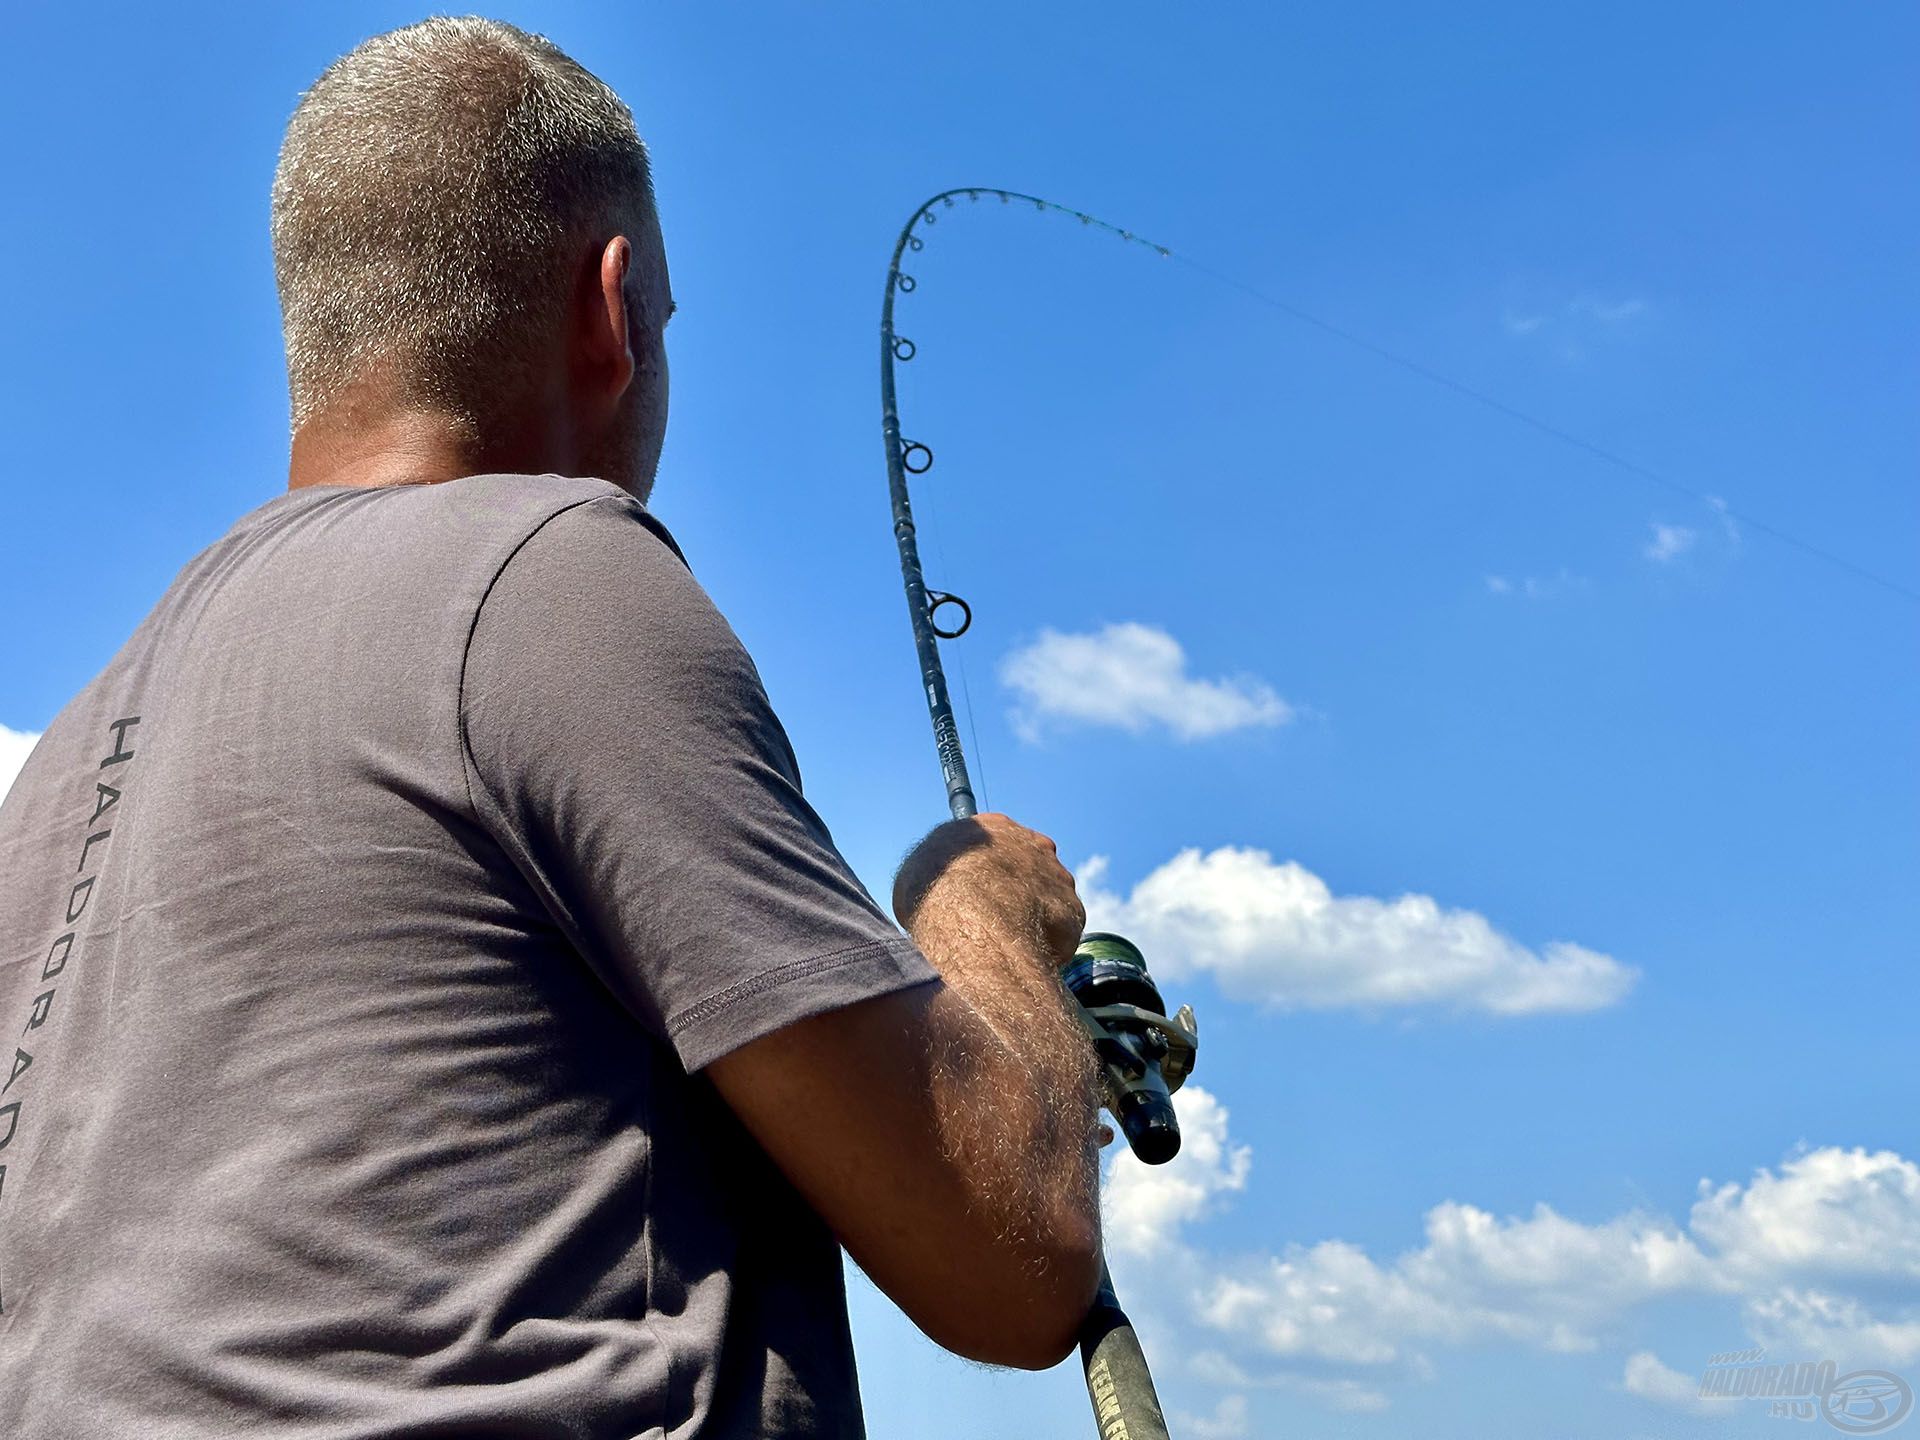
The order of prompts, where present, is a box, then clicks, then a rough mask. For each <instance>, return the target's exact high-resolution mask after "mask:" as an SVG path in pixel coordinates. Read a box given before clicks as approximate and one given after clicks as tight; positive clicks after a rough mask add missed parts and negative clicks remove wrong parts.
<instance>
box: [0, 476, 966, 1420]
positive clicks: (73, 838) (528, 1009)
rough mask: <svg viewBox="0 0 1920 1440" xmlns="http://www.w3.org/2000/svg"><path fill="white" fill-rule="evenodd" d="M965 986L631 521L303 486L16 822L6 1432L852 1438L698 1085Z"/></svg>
mask: <svg viewBox="0 0 1920 1440" xmlns="http://www.w3.org/2000/svg"><path fill="white" fill-rule="evenodd" d="M49 618H51V617H49ZM932 978H933V971H932V969H931V968H930V967H929V966H928V964H927V962H926V961H925V960H924V959H923V958H922V957H921V956H920V955H919V953H918V952H917V951H916V950H915V949H914V948H913V946H912V944H911V943H910V942H909V941H907V940H906V939H905V938H904V937H902V936H901V935H900V933H899V931H898V930H897V929H896V928H895V927H894V926H893V924H892V923H891V922H890V921H889V920H888V919H887V918H886V917H885V916H884V915H883V914H882V913H881V912H880V911H879V910H878V909H877V908H876V907H875V906H874V904H873V902H872V901H871V899H869V897H868V896H867V894H866V893H865V892H864V891H863V890H862V889H861V887H860V885H859V883H858V881H856V880H855V879H854V877H853V875H852V874H851V873H850V871H849V870H848V868H847V866H846V864H845V862H844V861H843V860H842V859H841V858H840V856H839V854H838V853H837V852H836V851H835V849H834V846H833V842H832V840H831V839H830V837H829V836H828V834H827V831H826V829H825V827H824V826H823V825H822V824H821V823H820V821H819V819H818V818H817V817H816V816H815V814H814V813H813V811H812V810H811V809H810V808H809V807H808V805H807V803H806V802H805V800H803V799H802V798H801V793H800V782H799V778H798V775H797V773H796V770H795V766H794V761H793V756H792V753H791V751H790V750H789V749H788V747H787V743H786V739H785V737H784V735H783V734H782V732H781V729H780V726H779V724H778V722H777V721H776V720H775V719H774V716H773V714H772V712H771V711H770V709H769V708H768V705H767V702H766V698H765V695H764V694H763V692H762V689H761V686H760V682H759V677H758V676H757V674H756V673H755V671H754V668H753V665H752V662H751V661H750V660H749V659H748V658H747V655H746V653H745V652H744V651H743V650H742V649H741V647H740V644H739V642H738V640H737V639H736V638H735V637H734V635H733V632H732V631H731V630H730V629H729V628H728V627H727V624H726V622H725V621H724V620H723V619H722V618H721V617H720V615H719V614H718V613H717V612H716V611H715V610H714V608H713V606H712V604H711V603H710V602H709V601H708V599H707V597H706V595H705V594H704V593H703V592H702V591H701V589H700V587H699V586H698V585H697V584H696V583H695V582H694V580H693V578H692V577H691V575H689V574H688V572H687V570H686V567H685V565H684V563H683V562H682V561H681V559H680V558H679V552H678V551H677V549H675V548H674V546H673V542H672V540H671V539H670V538H669V537H668V535H667V534H666V532H665V530H664V529H662V528H661V526H660V525H659V524H658V522H656V521H655V520H653V519H652V518H651V517H649V516H648V515H647V514H646V512H645V511H644V510H643V509H642V508H641V507H640V506H639V505H638V504H636V503H635V502H634V501H632V500H631V499H629V498H628V497H626V496H625V495H623V494H622V493H621V492H620V491H618V490H617V489H615V488H614V487H613V486H611V485H608V484H606V483H604V482H602V481H597V480H577V479H562V478H559V477H555V476H524V475H522V476H477V477H473V478H469V479H465V480H460V481H456V482H453V483H451V484H446V485H435V486H409V487H403V488H397V489H387V490H355V489H346V488H321V489H313V490H303V491H298V492H295V493H292V494H289V495H285V496H282V497H281V498H279V499H276V500H274V501H273V502H271V503H270V504H268V505H265V506H263V507H262V508H261V509H259V510H257V511H255V512H254V513H253V514H251V515H249V516H247V517H246V518H245V519H243V520H241V521H240V522H239V523H238V524H237V525H235V526H234V528H233V530H232V532H231V533H229V534H228V535H227V536H226V537H225V538H224V539H222V540H221V541H220V542H219V543H217V544H215V545H214V546H213V547H212V548H210V549H209V550H207V551H206V552H205V553H204V554H202V555H201V556H199V557H198V558H197V559H196V560H194V561H193V562H192V563H191V564H190V565H188V566H187V568H186V569H185V571H183V572H182V574H181V575H180V577H179V579H178V580H177V581H176V582H175V583H174V585H173V587H172V588H171V589H170V590H169V591H168V592H167V595H166V597H165V598H164V599H163V600H162V601H161V602H160V604H159V606H158V607H157V608H156V609H155V611H154V612H153V614H152V615H151V616H150V617H149V618H148V619H147V620H146V622H145V623H144V624H142V626H141V627H140V629H139V630H138V631H137V632H136V633H135V635H134V636H133V638H132V639H131V640H130V641H129V642H128V643H127V646H126V648H125V649H123V650H122V651H121V653H120V654H119V655H118V656H117V657H116V658H115V659H114V660H113V662H112V664H111V665H109V666H108V667H107V669H106V671H105V673H104V674H102V675H101V676H100V677H99V678H98V679H97V680H95V681H94V682H93V683H92V684H91V685H89V686H88V687H87V688H86V689H85V690H84V691H83V692H82V693H81V694H80V695H79V696H78V697H77V698H76V699H75V700H74V701H73V703H72V704H70V705H69V706H67V708H66V709H65V710H64V711H62V712H61V714H60V716H59V717H58V718H57V719H56V720H55V721H54V722H53V724H52V726H51V727H50V728H49V729H48V731H47V733H46V735H45V736H44V737H43V738H42V739H41V741H40V743H39V745H38V746H37V747H36V749H35V750H34V753H33V755H32V757H31V758H30V759H29V760H28V762H27V764H26V768H25V769H24V770H22V772H21V773H20V776H19V779H18V780H17V781H16V782H15V784H14V786H13V789H12V791H11V793H10V794H9V795H8V796H7V798H6V801H5V804H4V806H0V1025H7V1026H10V1027H12V1029H11V1030H10V1031H9V1032H8V1033H9V1034H11V1035H12V1036H14V1037H15V1042H16V1043H15V1046H10V1047H9V1048H12V1049H13V1050H14V1053H13V1056H12V1059H11V1062H10V1065H9V1062H8V1061H7V1060H6V1058H5V1056H4V1052H0V1067H7V1068H8V1069H9V1071H10V1073H9V1074H8V1075H7V1076H6V1077H4V1088H0V1435H4V1436H6V1437H8V1440H29V1437H63V1440H64V1437H85V1440H97V1437H108V1436H110V1437H114V1440H120V1437H127V1440H136V1437H137V1440H145V1437H180V1440H185V1437H193V1440H205V1437H217V1436H229V1435H232V1436H238V1435H246V1436H250V1437H276V1440H279V1437H288V1440H291V1437H298V1440H350V1437H353V1440H358V1437H374V1436H379V1437H402V1436H405V1437H428V1436H434V1437H455V1436H482V1435H485V1436H499V1437H506V1436H528V1437H533V1436H539V1437H562V1436H566V1437H593V1440H601V1437H614V1436H621V1437H625V1436H663V1435H664V1436H674V1437H692V1436H699V1437H722V1436H725V1437H748V1436H753V1437H760V1436H813V1435H823V1436H857V1435H859V1434H860V1433H861V1423H860V1410H859V1397H858V1391H857V1388H856V1384H855V1377H854V1367H853V1354H852V1349H851V1345H850V1342H849V1338H848V1331H847V1314H846V1300H845V1295H844V1293H843V1290H842V1284H841V1271H840V1254H839V1250H838V1247H837V1246H836V1245H835V1243H834V1241H833V1239H832V1237H831V1235H830V1234H829V1233H828V1231H827V1230H826V1228H825V1227H824V1225H823V1224H822V1223H821V1222H820V1220H819V1219H818V1217H816V1216H815V1215H814V1214H813V1212H812V1211H811V1210H810V1209H809V1208H808V1207H807V1206H806V1205H805V1204H804V1203H803V1202H802V1201H801V1200H800V1199H799V1197H798V1196H797V1195H796V1194H795V1193H794V1191H793V1190H792V1189H790V1188H789V1187H788V1185H787V1184H786V1183H785V1181H784V1180H783V1179H782V1178H781V1176H780V1175H779V1173H778V1172H777V1171H776V1170H775V1169H774V1168H773V1166H772V1164H771V1162H770V1161H768V1159H767V1158H766V1156H765V1155H764V1154H763V1153H762V1152H761V1151H760V1150H759V1149H758V1147H757V1146H755V1145H754V1144H753V1143H752V1141H751V1140H750V1138H749V1137H748V1136H747V1134H746V1132H745V1131H744V1129H743V1128H742V1127H741V1126H740V1125H739V1124H738V1122H737V1121H736V1120H735V1119H734V1118H733V1116H732V1114H731V1112H729V1111H728V1110H727V1109H726V1108H725V1106H724V1105H723V1104H722V1103H721V1101H720V1100H719V1099H718V1097H717V1095H716V1094H715V1092H714V1090H713V1088H712V1086H711V1084H710V1083H709V1082H708V1081H706V1080H705V1079H704V1078H702V1077H701V1076H700V1074H699V1073H698V1072H699V1071H700V1069H701V1067H703V1066H705V1065H707V1064H708V1063H709V1062H711V1061H713V1060H714V1059H716V1058H718V1057H719V1056H721V1055H724V1054H726V1053H727V1052H728V1051H730V1050H732V1049H734V1048H735V1047H737V1046H740V1045H742V1044H744V1043H746V1042H747V1041H749V1040H752V1039H754V1038H756V1037H758V1036H761V1035H764V1034H766V1033H768V1032H769V1031H772V1030H775V1029H777V1028H779V1027H780V1026H783V1025H786V1024H789V1023H791V1022H793V1021H795V1020H797V1019H800V1018H801V1017H804V1016H807V1015H811V1014H816V1013H819V1012H822V1011H826V1010H830V1009H834V1008H836V1007H839V1006H844V1005H847V1004H849V1003H851V1002H854V1001H857V1000H861V999H864V998H867V997H870V996H875V995H881V994H885V993H889V992H892V991H896V990H900V989H902V988H905V987H907V986H911V985H915V984H921V983H927V982H929V981H930V980H931V979H932ZM0 1043H4V1042H0ZM16 1047H17V1048H16Z"/></svg>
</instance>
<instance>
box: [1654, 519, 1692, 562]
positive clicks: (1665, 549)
mask: <svg viewBox="0 0 1920 1440" xmlns="http://www.w3.org/2000/svg"><path fill="white" fill-rule="evenodd" d="M1649 528H1650V529H1651V530H1652V532H1653V534H1652V538H1651V539H1650V540H1648V541H1647V543H1646V546H1645V547H1644V548H1643V549H1642V550H1641V552H1640V553H1641V554H1642V555H1644V556H1646V557H1647V559H1649V560H1651V561H1653V562H1654V563H1655V564H1657V565H1666V564H1668V563H1670V562H1672V561H1674V560H1677V559H1679V558H1680V557H1681V556H1682V555H1684V554H1686V553H1687V551H1689V550H1691V549H1692V548H1693V542H1694V541H1695V540H1697V539H1699V538H1700V536H1699V532H1697V531H1695V530H1692V529H1690V528H1688V527H1687V526H1685V525H1663V524H1661V523H1660V522H1659V521H1658V520H1655V521H1654V522H1653V523H1652V525H1651V526H1650V527H1649Z"/></svg>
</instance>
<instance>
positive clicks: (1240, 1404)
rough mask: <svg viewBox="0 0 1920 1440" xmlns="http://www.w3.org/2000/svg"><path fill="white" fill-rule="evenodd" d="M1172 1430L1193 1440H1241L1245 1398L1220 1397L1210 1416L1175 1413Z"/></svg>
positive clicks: (1244, 1417)
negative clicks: (1189, 1436)
mask: <svg viewBox="0 0 1920 1440" xmlns="http://www.w3.org/2000/svg"><path fill="white" fill-rule="evenodd" d="M1173 1428H1174V1430H1175V1431H1176V1432H1177V1433H1179V1434H1181V1435H1191V1436H1192V1437H1193V1440H1241V1437H1242V1436H1244V1435H1245V1434H1246V1433H1247V1397H1246V1396H1244V1395H1222V1396H1221V1397H1220V1403H1219V1404H1217V1405H1215V1406H1214V1407H1213V1414H1211V1415H1188V1414H1185V1413H1176V1414H1175V1416H1174V1426H1173Z"/></svg>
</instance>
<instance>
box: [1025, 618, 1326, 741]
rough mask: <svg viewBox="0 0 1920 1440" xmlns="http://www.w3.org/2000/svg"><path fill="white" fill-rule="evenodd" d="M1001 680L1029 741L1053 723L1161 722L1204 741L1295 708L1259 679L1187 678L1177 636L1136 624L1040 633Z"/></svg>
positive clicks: (1282, 718)
mask: <svg viewBox="0 0 1920 1440" xmlns="http://www.w3.org/2000/svg"><path fill="white" fill-rule="evenodd" d="M1000 680H1001V683H1002V684H1004V685H1006V686H1007V688H1008V689H1010V690H1012V691H1013V692H1014V693H1015V694H1016V695H1017V696H1018V697H1019V704H1018V706H1017V707H1016V708H1015V710H1014V712H1013V720H1014V726H1015V728H1016V729H1017V730H1018V731H1019V733H1020V734H1021V736H1022V737H1023V738H1025V739H1028V740H1035V739H1038V738H1039V737H1040V735H1041V734H1042V732H1043V731H1044V729H1045V728H1046V726H1047V725H1048V724H1050V723H1051V724H1057V725H1068V726H1070V725H1106V726H1112V727H1114V728H1116V729H1120V730H1126V731H1130V732H1132V733H1134V734H1139V733H1141V732H1143V731H1145V730H1148V729H1150V728H1153V727H1155V726H1158V727H1161V728H1163V729H1165V730H1167V731H1169V732H1171V733H1172V734H1173V735H1174V736H1176V737H1177V738H1179V739H1181V740H1201V739H1205V738H1207V737H1208V736H1212V735H1223V734H1225V733H1227V732H1228V731H1230V730H1244V729H1248V728H1250V727H1255V726H1269V725H1284V724H1286V723H1287V721H1289V720H1291V719H1292V718H1293V708H1292V707H1291V706H1290V705H1288V704H1287V702H1286V701H1285V700H1282V699H1281V698H1280V697H1279V695H1277V694H1275V693H1274V691H1273V689H1272V688H1271V687H1270V686H1268V685H1266V684H1264V683H1262V682H1261V681H1259V680H1255V679H1252V678H1250V677H1246V676H1229V677H1223V678H1220V679H1214V680H1201V679H1195V678H1194V677H1192V676H1190V675H1188V674H1187V656H1186V652H1185V651H1184V650H1183V649H1182V648H1181V646H1180V642H1179V641H1177V640H1175V639H1174V638H1173V637H1172V636H1171V635H1169V634H1168V633H1167V632H1166V631H1164V630H1160V629H1157V628H1155V627H1154V626H1151V625H1140V624H1134V623H1131V622H1129V623H1126V624H1120V625H1108V626H1106V627H1105V628H1104V629H1101V630H1097V631H1095V632H1093V633H1091V634H1086V635H1067V634H1062V633H1061V632H1059V631H1057V630H1043V631H1041V632H1040V636H1039V638H1038V639H1036V640H1035V641H1034V642H1033V643H1032V644H1030V645H1026V646H1023V647H1022V648H1020V649H1018V650H1015V651H1014V652H1013V653H1012V654H1010V655H1008V656H1007V657H1006V658H1005V659H1004V660H1002V661H1001V662H1000Z"/></svg>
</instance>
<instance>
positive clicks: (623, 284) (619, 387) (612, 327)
mask: <svg viewBox="0 0 1920 1440" xmlns="http://www.w3.org/2000/svg"><path fill="white" fill-rule="evenodd" d="M632 266H633V242H632V241H630V240H628V239H627V237H626V236H624V235H616V236H614V237H613V239H611V240H609V241H608V242H607V244H606V248H605V249H604V250H602V251H601V252H600V277H599V279H600V283H599V290H598V295H597V298H596V300H595V302H594V306H593V310H592V315H591V317H590V321H589V326H590V331H591V336H590V341H591V343H590V346H589V350H590V353H591V355H592V358H593V362H594V368H595V369H596V370H599V371H600V372H601V377H602V379H603V382H604V383H605V384H606V385H607V386H608V388H609V390H610V391H611V393H612V394H613V395H615V396H618V395H621V394H624V393H625V392H626V388H627V386H629V385H631V384H632V383H633V372H634V358H633V330H632V325H631V320H632V317H631V315H630V314H629V313H628V310H627V272H628V271H629V270H630V269H631V268H632Z"/></svg>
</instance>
